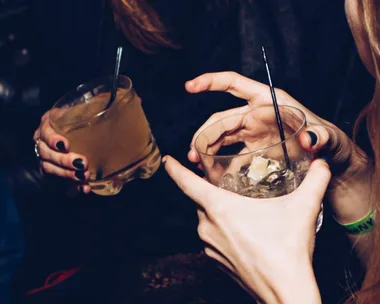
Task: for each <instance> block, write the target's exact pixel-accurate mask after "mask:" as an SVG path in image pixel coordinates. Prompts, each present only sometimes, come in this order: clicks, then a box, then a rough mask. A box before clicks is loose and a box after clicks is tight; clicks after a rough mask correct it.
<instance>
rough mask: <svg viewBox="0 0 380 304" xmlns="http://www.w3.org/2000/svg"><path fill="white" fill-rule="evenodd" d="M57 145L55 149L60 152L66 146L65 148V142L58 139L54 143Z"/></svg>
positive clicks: (64, 149)
mask: <svg viewBox="0 0 380 304" xmlns="http://www.w3.org/2000/svg"><path fill="white" fill-rule="evenodd" d="M55 146H56V147H57V149H58V150H59V151H61V152H64V151H66V148H65V143H64V142H63V141H59V142H57V144H56V145H55Z"/></svg>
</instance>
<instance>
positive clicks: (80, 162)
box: [73, 158, 84, 170]
mask: <svg viewBox="0 0 380 304" xmlns="http://www.w3.org/2000/svg"><path fill="white" fill-rule="evenodd" d="M73 166H74V167H75V168H77V169H79V170H83V169H84V163H83V159H81V158H77V159H75V160H74V161H73Z"/></svg>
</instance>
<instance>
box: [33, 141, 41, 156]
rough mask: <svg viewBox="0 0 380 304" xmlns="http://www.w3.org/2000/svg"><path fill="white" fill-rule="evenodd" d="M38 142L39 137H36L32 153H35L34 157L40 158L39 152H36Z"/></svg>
mask: <svg viewBox="0 0 380 304" xmlns="http://www.w3.org/2000/svg"><path fill="white" fill-rule="evenodd" d="M39 142H40V139H39V138H37V140H36V143H35V144H34V153H36V157H37V158H38V159H40V153H38V144H39Z"/></svg>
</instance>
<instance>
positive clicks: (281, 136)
mask: <svg viewBox="0 0 380 304" xmlns="http://www.w3.org/2000/svg"><path fill="white" fill-rule="evenodd" d="M261 50H262V53H263V59H264V63H265V68H266V70H267V74H268V80H269V87H270V92H271V95H272V100H273V107H274V111H275V113H276V120H277V126H278V130H279V132H280V138H281V141H282V150H283V151H284V158H285V162H286V166H287V167H288V169H289V170H291V165H290V160H289V155H288V150H287V149H286V144H285V134H284V128H283V126H282V121H281V115H280V111H279V109H278V103H277V97H276V92H275V90H274V87H273V83H272V77H271V74H270V70H269V65H268V61H267V54H266V52H265V48H264V47H263V46H262V47H261Z"/></svg>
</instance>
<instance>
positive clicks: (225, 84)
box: [186, 72, 370, 185]
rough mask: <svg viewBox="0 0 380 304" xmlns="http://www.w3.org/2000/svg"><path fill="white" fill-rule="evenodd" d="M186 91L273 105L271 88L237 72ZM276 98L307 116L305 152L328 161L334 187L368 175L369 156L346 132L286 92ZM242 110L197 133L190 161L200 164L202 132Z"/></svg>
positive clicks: (198, 81)
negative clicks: (222, 94) (220, 93)
mask: <svg viewBox="0 0 380 304" xmlns="http://www.w3.org/2000/svg"><path fill="white" fill-rule="evenodd" d="M186 90H187V91H188V92H189V93H200V92H204V91H224V92H228V93H231V94H233V95H234V96H236V97H239V98H242V99H245V100H247V102H248V104H249V105H268V104H272V103H273V102H272V97H271V94H270V90H269V87H268V86H267V85H265V84H262V83H259V82H257V81H254V80H251V79H248V78H246V77H243V76H241V75H239V74H236V73H233V72H222V73H210V74H204V75H201V76H199V77H197V78H195V79H193V80H191V81H188V82H187V83H186ZM276 96H277V101H278V104H279V105H288V106H294V107H296V108H299V109H300V110H302V111H303V112H304V113H305V115H306V118H307V122H308V124H309V127H308V128H307V129H306V130H305V132H303V133H302V134H301V136H300V141H301V145H302V147H303V148H304V149H305V150H307V151H310V152H313V153H316V154H317V155H319V156H323V157H324V158H326V159H328V161H329V164H330V167H331V171H332V172H333V175H334V177H333V184H336V185H337V184H340V183H342V182H344V181H346V180H348V179H350V178H351V177H352V176H355V175H360V174H362V172H368V167H369V166H370V165H369V162H368V159H367V157H366V155H365V153H364V152H363V151H362V150H360V148H359V147H357V146H356V145H355V144H354V143H353V142H352V141H351V140H350V139H349V138H348V137H347V135H346V134H345V133H344V132H343V131H341V130H340V129H339V128H337V127H336V126H335V125H333V124H331V123H330V122H328V121H326V120H324V119H322V118H320V117H318V116H317V115H315V114H314V113H312V112H311V111H309V110H308V109H307V108H305V107H304V106H302V105H301V104H300V103H299V102H298V101H296V100H295V99H294V98H292V97H291V96H290V95H289V94H287V93H286V92H284V91H282V90H278V89H276ZM241 110H242V108H237V109H232V110H228V111H225V112H220V113H215V114H214V115H212V116H211V117H210V118H209V119H208V120H207V121H206V122H205V124H204V125H203V126H201V128H200V129H199V130H198V131H197V132H196V133H195V135H194V137H193V140H192V143H191V147H192V148H191V150H190V152H189V155H188V157H189V160H190V161H192V162H196V163H197V162H199V156H198V153H197V152H196V151H195V149H194V141H195V139H196V138H197V136H198V135H199V134H200V132H202V131H203V130H204V129H205V128H206V127H207V126H209V125H210V124H212V123H214V122H215V121H217V120H219V119H221V118H223V117H225V116H228V115H231V114H234V113H236V112H238V111H241ZM307 131H309V132H311V133H308V132H307Z"/></svg>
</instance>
